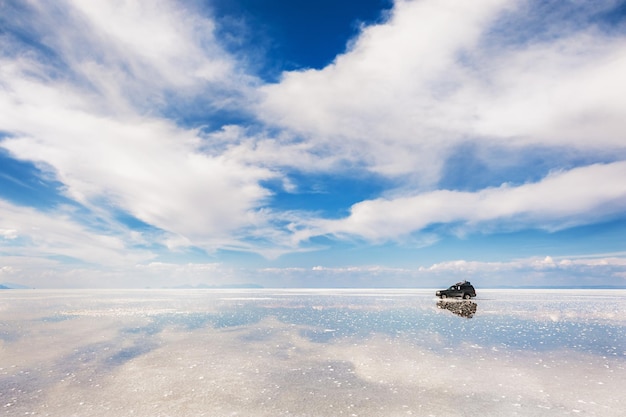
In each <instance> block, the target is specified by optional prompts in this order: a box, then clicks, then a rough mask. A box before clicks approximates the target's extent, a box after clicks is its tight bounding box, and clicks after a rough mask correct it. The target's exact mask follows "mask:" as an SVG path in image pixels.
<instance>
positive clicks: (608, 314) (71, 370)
mask: <svg viewBox="0 0 626 417" xmlns="http://www.w3.org/2000/svg"><path fill="white" fill-rule="evenodd" d="M433 294H434V292H433V291H431V290H145V291H128V290H124V291H121V290H120V291H109V290H107V291H104V290H99V291H43V290H25V291H21V290H10V291H0V415H7V416H24V415H39V416H59V417H61V416H63V417H69V416H81V417H83V416H151V417H154V416H212V417H215V416H255V417H256V416H342V415H345V416H386V417H387V416H408V415H414V416H478V415H480V416H565V415H587V416H602V417H610V416H623V415H624V409H625V408H626V401H625V400H624V399H623V397H624V395H623V392H624V388H625V387H626V317H625V316H626V314H625V312H626V291H602V290H592V291H582V290H571V291H566V290H563V291H539V290H535V291H514V292H511V291H504V290H482V291H479V294H478V297H477V298H476V299H474V300H473V301H472V302H467V301H460V300H459V301H450V302H447V303H445V304H442V303H440V302H439V300H438V299H436V298H435V297H434V296H433Z"/></svg>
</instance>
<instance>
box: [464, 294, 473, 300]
mask: <svg viewBox="0 0 626 417" xmlns="http://www.w3.org/2000/svg"><path fill="white" fill-rule="evenodd" d="M463 298H464V299H466V300H469V299H470V298H472V296H471V295H469V294H463Z"/></svg>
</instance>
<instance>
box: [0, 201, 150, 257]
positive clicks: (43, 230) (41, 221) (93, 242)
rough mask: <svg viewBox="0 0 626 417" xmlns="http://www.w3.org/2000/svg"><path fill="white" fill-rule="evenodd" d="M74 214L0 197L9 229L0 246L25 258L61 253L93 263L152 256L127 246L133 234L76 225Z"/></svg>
mask: <svg viewBox="0 0 626 417" xmlns="http://www.w3.org/2000/svg"><path fill="white" fill-rule="evenodd" d="M74 215H75V213H72V212H71V211H56V212H40V211H37V210H35V209H32V208H29V207H22V206H16V205H14V204H11V203H9V202H6V201H4V200H0V224H2V225H4V226H5V227H8V230H9V233H8V234H7V235H5V237H7V236H8V239H3V240H0V248H2V249H3V250H4V251H7V252H9V253H13V254H14V255H20V256H23V257H26V258H28V259H31V258H36V257H41V258H47V257H50V258H54V257H57V256H64V257H68V258H72V259H74V260H79V261H80V262H87V263H93V264H96V265H101V264H103V263H107V264H108V265H113V266H124V265H125V266H128V265H134V264H135V263H137V262H144V261H146V260H148V259H150V258H152V257H153V255H152V254H151V253H149V252H147V251H145V250H141V249H133V248H132V247H130V246H129V245H128V243H129V242H133V241H135V240H136V237H131V236H128V234H126V235H125V234H124V232H123V231H117V233H114V231H113V230H109V231H108V232H106V233H104V232H98V231H95V230H91V229H89V228H87V227H85V226H81V225H80V224H78V223H77V222H76V221H75V220H74V218H73V217H74ZM5 261H6V260H5ZM28 262H31V261H30V260H29V261H28Z"/></svg>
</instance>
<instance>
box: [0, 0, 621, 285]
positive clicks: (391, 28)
mask: <svg viewBox="0 0 626 417" xmlns="http://www.w3.org/2000/svg"><path fill="white" fill-rule="evenodd" d="M525 4H526V3H525V2H523V1H517V2H508V1H504V0H476V1H472V2H458V1H455V0H422V1H407V0H398V1H397V2H396V3H395V5H394V8H393V10H392V12H391V14H390V17H389V19H388V20H387V21H386V22H383V23H381V24H378V25H373V26H368V27H363V28H362V31H361V33H360V34H359V36H358V37H356V38H355V39H354V40H353V41H352V42H351V44H350V45H349V46H348V48H347V50H346V51H345V53H343V54H342V55H340V56H338V57H337V58H336V59H335V61H334V62H333V63H332V64H331V65H329V66H327V67H326V68H324V69H321V70H305V71H296V72H286V73H285V74H284V75H283V78H282V80H281V81H280V82H278V83H276V84H269V85H264V86H263V85H261V83H260V81H259V80H258V79H257V78H255V77H254V76H251V75H249V74H247V73H246V67H245V65H244V64H243V62H242V61H241V60H238V59H237V58H236V57H234V56H232V55H230V54H229V53H228V52H226V51H225V50H224V49H223V48H222V47H221V46H220V40H219V39H216V37H215V36H216V35H215V32H214V28H215V22H214V21H213V20H212V18H210V17H202V16H200V15H199V14H198V13H196V11H195V10H193V9H191V8H189V7H191V6H189V5H188V4H187V5H186V4H182V3H172V2H168V1H165V0H157V1H147V0H141V1H117V0H116V1H104V2H89V1H87V2H85V1H78V0H76V1H70V0H68V1H66V2H62V3H51V2H45V1H40V0H33V1H30V2H29V3H28V4H27V5H26V6H25V7H24V9H23V10H27V11H29V14H28V16H26V17H27V18H25V17H22V19H21V20H20V19H14V20H15V21H14V22H13V21H12V23H11V24H14V25H16V27H19V25H20V24H27V25H28V28H25V27H21V28H19V29H21V30H25V29H28V30H30V31H32V32H31V33H33V36H34V39H32V41H33V44H37V42H41V46H42V48H40V49H37V48H33V49H28V48H26V47H25V44H22V45H21V46H20V47H17V48H16V47H15V45H14V44H13V42H15V39H11V38H9V37H8V36H4V35H2V36H0V48H1V49H2V50H3V53H2V54H1V55H0V130H1V131H2V132H3V134H6V137H3V138H2V139H1V141H0V148H2V149H4V150H7V151H9V152H10V154H11V156H13V157H15V158H18V159H21V160H25V161H31V162H35V163H36V164H37V165H38V167H39V168H40V169H41V170H43V171H45V173H46V174H47V175H50V176H52V177H53V178H54V179H55V180H58V181H59V182H60V183H62V185H63V189H62V192H63V193H64V194H65V195H67V196H68V197H70V198H72V199H73V200H75V201H77V202H79V203H80V204H82V205H83V206H85V207H86V208H87V209H89V210H91V211H92V214H93V215H94V216H96V217H98V218H99V219H101V220H102V221H104V222H108V223H109V224H110V225H114V224H116V222H115V221H114V220H113V217H114V213H115V212H118V211H123V212H126V213H129V214H131V215H133V216H135V217H136V218H138V219H140V220H142V221H144V222H146V223H148V224H149V225H151V226H153V227H155V228H156V229H160V230H161V231H162V233H158V236H156V237H154V240H155V242H156V243H157V244H160V245H163V246H165V247H167V248H169V249H170V250H173V251H174V250H177V249H179V248H181V247H185V246H193V245H196V246H201V247H203V248H205V249H208V250H213V249H220V248H226V249H242V250H251V251H257V252H259V253H262V254H264V255H266V256H268V257H276V256H279V255H280V254H283V253H285V252H288V251H298V250H300V251H303V250H311V249H312V248H311V247H307V248H302V246H299V245H303V242H305V241H307V239H309V238H311V237H313V236H319V235H334V236H340V237H345V236H358V237H361V238H364V239H366V240H369V241H376V242H378V241H386V240H395V239H403V238H405V237H406V236H407V235H410V234H412V233H414V232H419V231H421V230H423V229H424V228H427V227H428V226H430V225H433V224H437V223H444V224H452V225H453V226H454V227H456V228H457V230H456V231H457V232H458V233H461V232H463V231H465V230H475V229H481V230H491V229H496V230H498V228H499V227H503V228H506V229H512V228H513V229H515V228H521V227H538V228H545V229H548V230H554V229H558V228H563V227H568V226H571V225H577V224H584V223H592V222H595V221H598V220H605V219H609V218H611V217H612V216H618V215H623V213H624V212H626V186H625V185H623V183H624V181H619V179H621V178H626V165H625V163H624V162H619V161H620V159H621V160H623V155H624V153H625V152H626V141H625V140H624V133H623V132H624V131H625V130H624V127H625V126H624V120H626V95H624V94H623V93H622V90H623V88H621V87H623V85H624V81H623V75H622V74H624V73H626V42H625V41H624V40H623V39H622V38H620V37H618V36H610V35H607V34H606V33H603V32H602V31H601V30H599V29H598V28H594V27H591V26H587V27H582V28H581V29H579V30H571V31H570V32H568V31H563V32H562V33H558V36H553V37H545V38H534V37H533V36H529V38H528V39H525V40H524V41H523V42H522V41H520V39H512V38H515V35H518V34H517V33H510V34H509V36H510V38H506V39H504V40H502V39H499V38H498V37H497V36H495V35H494V34H493V33H491V32H490V30H491V29H492V28H493V24H494V23H497V22H498V21H499V20H498V19H501V18H502V16H503V13H505V14H508V15H509V16H516V14H518V13H522V14H523V13H532V12H529V11H528V10H526V9H524V7H523V5H525ZM525 17H526V18H529V17H528V16H525ZM531 20H532V19H531ZM20 22H22V23H20ZM525 35H527V36H528V34H527V33H526V34H525ZM531 35H532V34H531ZM190 104H191V105H190ZM177 105H180V106H181V108H183V107H184V106H187V105H189V106H190V107H194V111H197V112H198V113H202V112H204V111H206V113H207V114H208V113H210V112H211V111H212V110H214V109H222V108H226V109H239V110H245V111H248V112H257V114H255V115H254V116H255V117H258V118H259V119H260V120H261V121H262V122H264V123H265V124H266V126H264V127H263V126H259V124H258V119H256V118H251V119H250V121H249V124H250V125H251V126H248V125H246V124H245V123H242V125H226V126H208V127H207V126H205V127H204V128H202V129H188V128H185V127H184V126H181V125H179V124H177V122H176V121H175V120H173V119H174V118H175V117H174V116H172V117H171V118H168V109H170V110H171V109H172V108H175V107H176V106H177ZM204 106H206V109H205V107H204ZM211 129H213V130H212V131H211ZM264 129H265V130H264ZM207 132H208V133H207ZM465 143H470V144H473V145H475V146H476V148H478V149H480V148H490V147H493V146H496V147H500V148H504V149H505V150H506V151H507V152H509V153H513V152H516V151H517V150H521V151H522V152H523V151H524V150H528V149H532V148H533V147H537V146H541V147H546V148H549V149H550V154H549V156H548V157H547V159H550V160H549V161H547V162H546V165H547V166H554V167H561V166H568V169H569V170H567V171H555V172H553V173H551V174H550V175H548V176H547V177H545V178H543V179H542V180H540V181H536V182H533V183H527V184H523V185H507V184H506V181H507V179H506V178H504V179H502V181H500V183H501V182H505V184H504V185H502V186H500V187H492V188H485V189H482V190H477V191H475V192H462V191H457V190H453V189H450V190H442V189H439V190H437V184H438V181H440V180H441V178H442V174H443V169H444V168H445V164H446V159H447V158H448V157H450V155H451V154H452V153H453V152H454V151H455V149H457V148H458V146H460V145H462V144H465ZM569 152H574V153H575V152H581V153H582V152H584V153H585V154H586V153H589V154H591V155H593V154H595V153H596V152H597V153H603V154H604V155H606V154H610V155H611V156H610V158H609V160H610V161H618V162H613V163H606V164H595V165H588V166H581V167H578V168H571V166H572V165H571V164H570V165H568V164H562V163H561V161H562V160H563V159H562V158H566V157H567V153H569ZM561 153H564V154H565V156H564V155H563V154H561ZM486 154H488V152H487V153H486ZM591 159H593V158H591ZM598 159H599V158H596V159H595V160H598ZM605 160H607V158H605ZM484 162H485V163H486V164H489V163H492V161H487V160H486V161H484ZM493 163H494V164H500V163H503V162H501V161H493ZM515 163H516V164H519V165H521V166H522V168H524V169H528V170H530V169H531V168H528V167H523V164H524V161H523V157H520V158H519V160H516V162H515ZM355 166H356V167H358V168H359V169H362V168H365V169H369V170H371V171H373V172H375V173H378V174H381V175H382V176H385V177H387V178H392V179H393V180H396V181H397V180H398V178H402V180H406V181H403V183H404V184H403V186H400V187H399V188H398V189H395V190H386V192H385V193H384V194H383V195H384V197H385V198H382V197H381V198H376V199H372V200H367V201H362V202H359V203H357V204H355V205H353V206H352V210H351V213H350V215H349V216H348V217H346V218H343V219H339V220H325V219H320V218H317V216H319V214H318V213H310V212H309V213H305V212H304V211H298V210H293V211H288V212H285V211H281V210H279V209H276V208H274V207H265V204H266V203H267V201H268V197H269V196H270V192H269V191H268V190H267V189H266V188H264V187H263V185H262V184H263V183H264V181H267V180H272V181H274V182H275V183H280V184H282V186H283V189H284V190H285V191H287V192H294V193H295V192H298V184H296V183H295V182H294V181H291V180H290V179H289V178H287V177H286V176H285V175H284V174H283V173H284V172H289V171H290V170H293V169H297V170H317V171H322V172H324V173H333V172H338V167H339V168H341V169H350V168H351V167H355ZM535 177H536V176H535ZM491 183H492V184H493V183H496V182H491ZM0 209H1V210H2V211H3V212H0V215H2V216H4V217H3V220H6V221H7V223H2V229H0V237H1V239H0V244H4V245H12V246H11V247H12V249H11V250H12V251H15V250H16V249H15V248H16V247H18V248H19V247H20V246H19V245H22V246H21V247H22V248H23V250H24V253H20V254H21V255H22V254H25V253H26V252H27V251H32V252H33V253H36V254H39V255H40V256H42V257H45V256H48V255H49V254H57V255H63V256H69V257H72V258H77V259H82V260H85V261H87V262H94V263H97V262H98V260H99V259H106V260H107V262H115V263H118V264H120V265H122V264H124V265H130V264H133V265H134V264H135V263H139V264H142V262H145V261H146V260H148V259H151V256H153V255H152V254H148V253H147V252H143V251H137V250H131V249H129V248H130V247H132V246H133V244H134V242H135V241H136V240H138V239H139V240H141V239H143V237H142V236H137V235H136V234H133V233H131V232H128V231H127V230H126V229H125V228H124V227H123V226H120V225H119V224H118V225H116V226H111V227H113V229H114V230H113V231H111V232H110V233H109V234H107V233H104V232H99V231H95V230H93V229H91V228H89V227H87V226H85V225H84V224H83V223H82V220H81V219H74V218H72V217H71V215H70V214H68V213H67V212H64V211H63V210H62V209H59V210H51V211H48V212H43V211H38V210H35V209H29V208H18V207H16V206H13V205H11V204H9V203H6V202H2V205H1V206H0ZM32 225H37V226H36V227H38V229H36V230H37V232H35V231H34V230H35V229H29V227H31V226H32ZM428 238H429V241H432V240H433V239H434V238H433V237H432V236H429V237H428ZM24 239H25V240H26V241H28V242H30V244H32V246H29V247H28V249H27V245H25V243H24V242H25V241H24ZM16 242H17V243H18V246H15V245H16ZM307 244H309V243H308V242H307ZM310 244H311V245H312V243H310ZM18 251H19V250H18ZM127 252H128V255H126V253H127ZM29 259H30V258H29ZM544 261H545V259H544ZM462 262H465V261H462ZM555 262H556V261H555ZM544 264H545V265H544V266H546V265H548V264H549V263H545V262H544ZM157 266H158V265H157V264H153V265H151V266H148V267H147V269H145V271H148V270H150V271H155V270H156V269H158V268H156V267H157ZM465 266H467V264H465ZM587 266H589V265H587ZM478 267H482V266H481V265H478ZM16 268H18V266H16ZM168 268H169V267H168ZM194 268H195V267H192V266H189V267H188V269H187V270H185V271H187V272H189V271H191V270H195V269H194ZM372 268H374V269H368V270H367V273H372V274H373V273H376V267H372ZM138 269H140V268H138ZM16 270H17V269H16ZM145 271H144V272H145ZM222 272H223V271H222ZM308 272H311V273H315V272H328V271H327V270H324V269H321V270H316V271H308ZM341 272H345V273H353V272H354V273H360V272H363V271H361V270H360V269H359V268H356V269H354V270H351V271H348V270H345V271H341ZM379 272H381V271H379ZM384 272H385V271H382V272H381V273H384ZM386 272H389V271H386ZM401 272H402V271H399V272H398V273H399V274H401ZM164 273H165V272H164ZM76 274H78V272H76ZM181 274H182V273H181Z"/></svg>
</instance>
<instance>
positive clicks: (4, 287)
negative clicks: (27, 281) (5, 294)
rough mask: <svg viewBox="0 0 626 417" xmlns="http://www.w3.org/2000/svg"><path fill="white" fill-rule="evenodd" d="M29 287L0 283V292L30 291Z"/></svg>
mask: <svg viewBox="0 0 626 417" xmlns="http://www.w3.org/2000/svg"><path fill="white" fill-rule="evenodd" d="M30 289H31V287H27V286H25V285H20V284H13V283H11V282H1V283H0V290H30Z"/></svg>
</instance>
